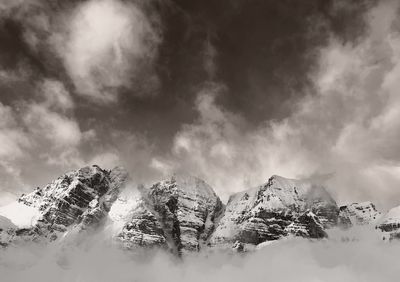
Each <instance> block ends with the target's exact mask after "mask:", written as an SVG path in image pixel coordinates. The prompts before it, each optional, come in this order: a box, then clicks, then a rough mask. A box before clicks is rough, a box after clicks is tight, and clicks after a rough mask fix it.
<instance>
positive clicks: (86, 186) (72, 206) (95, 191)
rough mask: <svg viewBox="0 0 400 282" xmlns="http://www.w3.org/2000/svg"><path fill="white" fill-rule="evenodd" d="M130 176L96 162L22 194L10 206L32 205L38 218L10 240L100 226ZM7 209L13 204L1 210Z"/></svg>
mask: <svg viewBox="0 0 400 282" xmlns="http://www.w3.org/2000/svg"><path fill="white" fill-rule="evenodd" d="M127 177H128V174H127V172H126V171H125V170H124V169H122V168H115V169H114V170H112V171H106V170H102V169H101V168H100V167H98V166H95V165H94V166H90V167H89V166H88V167H84V168H81V169H79V170H76V171H71V172H68V173H66V174H64V175H62V176H60V177H59V178H58V179H56V180H55V181H53V182H52V183H50V184H48V185H46V186H45V187H43V188H37V189H36V190H35V191H34V192H32V193H30V194H27V195H22V196H21V197H20V198H19V200H18V203H12V204H11V205H10V206H12V207H14V206H16V205H20V206H21V207H22V208H23V209H26V207H29V209H31V214H35V220H32V221H31V225H30V226H18V225H17V226H18V227H17V228H16V229H15V228H14V229H15V232H14V236H12V237H13V238H12V240H10V241H13V240H14V239H15V240H21V239H22V240H24V239H26V240H32V241H43V240H49V241H54V240H56V239H57V238H59V237H60V236H61V235H64V234H66V232H67V231H72V230H74V231H75V232H80V231H81V230H85V229H88V228H96V226H97V225H98V224H100V223H101V221H102V220H103V219H104V218H105V216H106V214H107V212H108V211H109V209H110V207H111V205H112V203H113V202H114V201H115V200H116V197H117V196H118V193H119V190H120V188H122V186H123V185H124V183H125V181H126V179H127ZM7 209H9V207H5V208H3V209H0V214H1V213H2V210H3V211H7ZM17 209H20V208H18V207H17ZM12 220H13V218H11V221H12ZM15 223H16V224H18V223H17V222H15Z"/></svg>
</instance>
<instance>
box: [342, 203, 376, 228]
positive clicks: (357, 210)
mask: <svg viewBox="0 0 400 282" xmlns="http://www.w3.org/2000/svg"><path fill="white" fill-rule="evenodd" d="M381 216H382V214H381V213H380V212H379V211H377V209H376V207H375V205H374V204H373V203H371V202H363V203H353V204H350V205H346V206H341V207H340V208H339V225H341V226H343V227H346V228H348V227H351V226H354V225H367V224H374V223H376V222H377V221H378V220H379V219H380V218H381Z"/></svg>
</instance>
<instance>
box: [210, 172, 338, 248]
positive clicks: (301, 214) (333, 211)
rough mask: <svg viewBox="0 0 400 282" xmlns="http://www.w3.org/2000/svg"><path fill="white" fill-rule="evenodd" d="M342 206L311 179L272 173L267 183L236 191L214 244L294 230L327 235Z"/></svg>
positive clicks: (261, 239)
mask: <svg viewBox="0 0 400 282" xmlns="http://www.w3.org/2000/svg"><path fill="white" fill-rule="evenodd" d="M338 213H339V209H338V207H337V205H336V203H335V201H334V200H333V199H332V197H331V196H330V195H329V194H328V193H327V192H326V191H325V190H324V189H323V187H320V186H315V185H313V184H311V183H309V182H307V181H300V180H291V179H286V178H283V177H280V176H273V177H271V178H270V179H269V180H268V182H267V183H266V184H264V185H261V186H259V187H256V188H254V189H250V190H248V191H245V192H241V193H237V194H235V195H233V196H232V197H231V198H230V199H229V202H228V204H227V206H226V209H225V214H224V216H223V217H222V219H221V220H220V222H219V225H218V226H217V229H216V231H215V232H214V234H213V235H212V237H211V244H212V245H219V244H233V243H235V242H242V243H247V244H254V245H258V244H260V243H262V242H264V241H269V240H277V239H280V238H282V237H284V236H287V235H290V234H293V235H297V236H303V237H308V238H321V237H324V236H326V233H325V232H324V229H325V228H329V227H332V226H335V225H336V224H337V219H338Z"/></svg>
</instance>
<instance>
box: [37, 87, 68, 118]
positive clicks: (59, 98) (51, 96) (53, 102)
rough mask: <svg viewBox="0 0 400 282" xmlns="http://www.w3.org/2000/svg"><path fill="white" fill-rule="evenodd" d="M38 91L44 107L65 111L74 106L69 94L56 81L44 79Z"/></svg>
mask: <svg viewBox="0 0 400 282" xmlns="http://www.w3.org/2000/svg"><path fill="white" fill-rule="evenodd" d="M38 91H39V93H40V95H42V96H43V98H44V105H45V106H46V107H47V108H54V109H56V110H61V111H67V110H70V109H73V108H74V106H75V105H74V102H73V100H72V97H71V94H70V93H69V92H68V91H67V90H66V89H65V86H64V84H63V83H61V82H60V81H58V80H52V79H45V80H44V81H43V82H42V83H41V85H40V87H39V89H38Z"/></svg>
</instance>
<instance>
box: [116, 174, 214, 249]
mask: <svg viewBox="0 0 400 282" xmlns="http://www.w3.org/2000/svg"><path fill="white" fill-rule="evenodd" d="M140 194H141V196H140V197H138V198H137V200H136V201H135V202H136V203H135V204H134V205H133V207H132V210H131V211H130V218H129V220H128V221H127V223H126V224H125V225H124V226H123V229H122V231H121V232H120V233H119V234H118V238H119V239H120V240H121V241H122V242H123V244H124V245H125V246H128V247H129V248H132V247H134V246H163V247H167V248H169V249H170V250H172V251H173V252H175V253H177V254H181V253H182V252H185V251H198V250H200V249H201V247H202V246H204V245H206V244H207V242H208V239H209V237H210V235H211V233H212V232H213V230H214V228H215V219H216V218H217V217H218V216H219V214H220V212H221V211H222V203H221V201H220V199H219V197H218V196H217V195H216V194H215V192H214V191H213V189H212V188H211V187H210V186H209V185H208V184H206V183H205V182H204V181H202V180H200V179H198V178H195V177H191V176H182V175H176V176H173V177H171V178H170V179H168V180H164V181H160V182H157V183H156V184H154V185H153V186H151V187H150V188H148V189H146V188H142V189H140Z"/></svg>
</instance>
